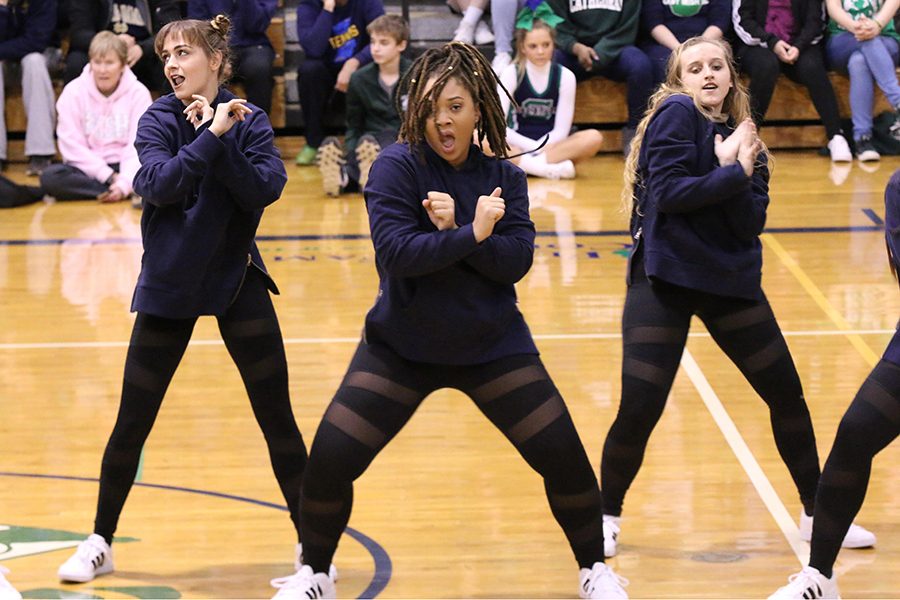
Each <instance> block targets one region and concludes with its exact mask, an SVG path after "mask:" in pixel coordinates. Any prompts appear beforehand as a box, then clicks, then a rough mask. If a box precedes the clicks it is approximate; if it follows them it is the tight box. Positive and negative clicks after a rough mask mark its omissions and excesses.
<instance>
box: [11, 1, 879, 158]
mask: <svg viewBox="0 0 900 600" xmlns="http://www.w3.org/2000/svg"><path fill="white" fill-rule="evenodd" d="M404 3H405V4H406V6H405V7H404ZM296 5H297V0H281V1H280V2H279V9H278V12H277V13H276V15H275V17H274V18H273V19H272V23H271V25H270V26H269V30H268V35H269V39H270V40H271V41H272V45H273V47H274V48H275V67H276V69H275V82H274V86H275V90H274V93H273V98H272V111H271V114H270V118H271V120H272V125H273V126H274V127H275V129H276V130H277V131H278V132H280V133H285V132H292V133H293V132H296V131H299V130H301V129H302V126H303V117H302V112H301V110H300V103H299V96H298V94H297V86H298V85H299V83H300V82H298V81H297V65H298V64H299V61H300V60H302V58H303V51H302V49H301V48H300V45H299V43H298V42H297V24H296ZM386 6H387V10H388V12H396V13H401V12H402V11H403V10H404V8H405V10H406V11H410V10H412V11H413V12H412V13H411V16H412V19H411V23H412V35H413V40H412V43H411V44H410V52H411V53H412V54H414V55H415V54H418V53H420V52H422V51H423V50H424V48H425V47H427V46H429V45H433V44H436V43H440V41H441V39H448V38H449V35H452V31H453V27H454V26H455V19H456V18H455V17H452V16H451V15H450V13H449V12H448V11H447V9H446V8H445V7H444V6H443V1H442V0H424V1H421V2H415V3H410V2H404V1H402V0H388V1H387V2H386ZM448 32H449V35H448ZM483 50H484V51H485V52H486V53H490V52H492V51H493V49H492V48H484V49H483ZM831 80H832V84H833V85H834V88H835V92H836V94H837V97H838V102H839V104H840V108H841V115H842V116H844V117H847V118H849V116H850V106H849V81H848V79H847V78H846V77H843V76H840V75H837V74H832V76H831ZM55 86H56V91H57V94H59V92H60V91H61V90H62V82H61V81H58V80H57V81H56V82H55ZM233 87H234V89H235V91H236V93H238V94H241V93H242V90H241V87H240V85H239V84H235V85H234V86H233ZM577 94H578V102H577V105H576V108H575V123H576V124H585V125H587V124H590V125H591V126H594V127H598V128H600V129H602V130H604V133H605V136H604V137H605V139H604V144H603V150H606V151H619V150H620V148H621V132H620V129H621V127H622V126H623V125H624V123H625V120H626V104H625V86H624V84H621V83H616V82H613V81H610V80H607V79H603V78H596V79H591V80H588V81H583V82H581V83H580V84H579V85H578V92H577ZM889 109H890V106H889V105H888V103H887V101H886V100H885V99H884V98H883V96H881V94H880V93H879V95H878V103H877V106H876V108H875V113H876V114H878V113H879V112H880V111H882V110H889ZM5 111H6V124H7V129H8V130H9V131H10V132H11V133H13V135H18V136H21V135H22V134H24V131H25V112H24V106H23V103H22V96H21V90H20V89H18V88H17V87H16V86H13V87H12V88H11V89H9V90H7V99H6V107H5ZM339 121H340V119H339V118H337V119H334V121H333V122H331V123H330V124H331V125H333V126H339V125H340V122H339ZM767 121H768V124H767V125H766V126H765V127H763V128H762V137H763V139H764V140H765V141H766V143H767V144H768V145H769V146H770V147H772V148H814V147H821V146H823V145H824V144H825V141H826V140H825V133H824V130H823V129H822V126H821V123H820V122H819V118H818V115H817V114H816V112H815V109H814V108H813V106H812V103H811V102H810V100H809V96H808V95H807V92H806V89H805V88H803V87H802V86H800V85H798V84H796V83H794V82H792V81H790V80H789V79H787V78H786V77H781V78H780V79H779V81H778V86H777V88H776V90H775V95H774V97H773V98H772V103H771V105H770V108H769V113H768V115H767ZM17 151H18V152H21V144H15V143H14V144H11V146H10V153H11V156H10V158H13V159H15V158H20V157H17V156H16V152H17Z"/></svg>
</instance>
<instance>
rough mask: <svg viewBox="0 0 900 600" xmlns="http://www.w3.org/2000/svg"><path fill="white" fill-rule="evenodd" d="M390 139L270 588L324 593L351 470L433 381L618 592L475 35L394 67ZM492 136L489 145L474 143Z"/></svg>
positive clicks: (520, 188) (602, 587)
mask: <svg viewBox="0 0 900 600" xmlns="http://www.w3.org/2000/svg"><path fill="white" fill-rule="evenodd" d="M398 91H399V93H400V94H402V95H407V97H408V110H407V111H406V113H405V114H404V117H403V121H402V124H401V128H400V135H399V139H400V142H399V143H397V144H393V145H391V146H388V147H387V148H385V149H384V150H383V151H382V152H381V154H379V155H378V158H377V159H376V160H375V163H374V164H373V165H372V170H371V172H370V175H369V181H368V184H367V185H366V189H365V200H366V208H367V209H368V213H369V226H370V229H371V233H372V243H373V245H374V246H375V264H376V268H377V270H378V276H379V279H380V285H379V291H378V297H377V299H376V301H375V305H374V306H373V307H372V309H371V310H370V311H369V313H368V315H367V316H366V322H365V329H364V333H363V339H362V341H361V342H360V344H359V346H358V348H357V350H356V354H355V355H354V357H353V359H352V360H351V362H350V366H349V367H348V369H347V374H346V375H345V377H344V380H343V382H342V383H341V386H340V388H339V389H338V391H337V393H336V394H335V396H334V399H333V400H332V401H331V404H330V405H329V407H328V408H327V409H326V411H325V415H324V416H323V418H322V422H321V423H320V425H319V429H318V431H317V433H316V437H315V441H314V442H313V446H312V451H311V453H310V462H309V465H308V467H307V471H306V474H305V475H304V478H303V489H302V492H301V502H300V519H301V522H300V526H301V531H302V532H303V535H304V539H305V540H306V542H305V544H304V561H305V563H306V564H305V565H304V566H303V567H302V568H301V569H300V570H299V571H298V572H297V573H296V574H294V575H293V576H291V577H287V578H284V579H280V580H275V581H273V585H275V586H276V587H279V588H280V590H279V592H278V593H277V594H276V596H275V597H276V598H279V599H288V598H303V599H306V600H309V599H311V598H334V597H335V595H336V590H335V587H334V584H333V582H332V581H331V579H330V578H329V576H328V575H327V570H328V565H329V563H330V562H331V559H332V556H333V555H334V552H335V549H336V548H337V545H338V540H339V538H340V537H341V534H342V533H343V531H344V527H345V526H346V524H347V521H348V519H349V517H350V510H351V507H352V504H353V481H354V480H355V479H357V478H358V477H360V476H361V475H362V474H363V472H364V471H365V470H366V468H367V467H368V466H369V464H370V463H371V462H372V461H373V460H374V459H375V457H376V456H377V454H378V453H379V452H380V451H381V450H382V449H383V448H384V447H385V446H386V445H387V444H388V443H389V442H390V441H391V439H393V437H394V436H395V435H397V433H399V432H400V430H401V429H402V428H403V426H404V425H405V424H406V423H407V422H408V421H409V419H410V418H411V417H412V416H413V414H414V413H415V411H416V409H417V408H418V407H419V406H420V405H421V403H422V401H423V400H424V399H425V398H426V397H427V396H428V395H429V394H431V392H433V391H435V390H438V389H441V388H446V387H449V388H455V389H458V390H460V391H462V392H463V393H465V394H467V395H468V396H469V397H471V398H472V400H473V401H474V402H475V404H476V405H477V406H478V408H479V409H480V410H481V411H482V412H483V413H484V415H485V416H486V417H487V418H488V419H489V420H490V421H491V422H492V423H493V424H494V425H495V426H496V427H497V428H498V429H500V430H501V431H502V432H503V434H504V435H505V436H506V437H507V439H509V441H510V442H511V443H512V444H513V446H515V448H516V450H518V451H519V453H520V454H521V455H522V456H523V458H525V460H526V461H527V462H528V464H529V465H530V466H531V467H532V468H533V469H535V470H536V471H537V472H538V473H539V474H540V475H541V476H542V477H543V478H544V486H545V489H546V492H547V498H548V500H549V502H550V508H551V511H552V513H553V515H554V517H555V518H556V520H557V522H558V523H559V524H560V526H561V527H562V529H563V531H564V532H565V534H566V537H567V538H568V540H569V544H570V546H571V548H572V551H573V552H574V554H575V558H576V561H577V563H578V566H579V567H580V571H579V577H580V584H581V585H580V587H579V594H580V596H581V597H582V598H626V597H627V596H626V595H625V590H624V589H623V588H622V581H621V580H620V579H619V577H618V576H617V575H616V574H615V573H614V572H613V571H612V570H611V569H609V568H608V567H607V566H606V564H605V563H604V562H603V532H602V515H601V497H600V488H599V487H598V486H597V478H596V477H595V476H594V474H593V472H592V468H591V465H590V462H589V461H588V458H587V454H586V453H585V451H584V447H583V446H582V444H581V440H580V439H579V437H578V433H577V432H576V431H575V426H574V424H573V423H572V418H571V416H570V415H569V412H568V410H567V409H566V405H565V402H563V399H562V397H561V396H560V393H559V390H557V389H556V386H555V385H554V384H553V381H552V380H551V379H550V376H549V375H548V374H547V371H546V369H545V368H544V365H543V363H542V362H541V359H540V357H539V356H538V351H537V348H536V347H535V345H534V340H533V339H532V337H531V332H530V331H529V330H528V326H527V325H526V324H525V319H524V318H523V317H522V313H520V312H519V310H518V308H517V307H516V291H515V287H514V284H515V283H516V282H517V281H519V280H520V279H521V278H522V277H524V276H525V274H526V273H527V272H528V270H529V269H530V268H531V263H532V258H533V256H534V238H535V231H534V223H532V221H531V219H530V217H529V215H528V189H527V184H526V180H525V173H524V172H523V171H522V170H521V169H519V168H518V167H516V166H515V165H513V164H512V163H510V162H509V161H506V160H502V158H504V157H505V156H506V144H505V133H506V121H505V115H504V114H503V111H502V109H501V107H500V98H499V96H498V94H497V78H496V76H495V75H494V73H493V71H492V70H491V66H490V64H489V63H488V61H487V60H486V59H485V58H484V57H483V56H482V55H481V53H479V52H478V50H476V49H475V48H473V47H472V46H469V45H468V44H464V43H461V42H450V43H449V44H446V45H444V46H442V47H439V48H432V49H430V50H428V51H426V52H425V53H424V54H423V55H422V56H420V57H419V58H418V60H417V61H416V62H415V63H414V64H413V66H412V67H411V68H410V70H409V71H408V72H407V74H406V75H405V76H404V78H403V79H402V80H401V83H400V88H399V90H398ZM476 132H477V138H478V139H479V140H484V139H487V140H488V142H489V143H490V145H491V148H493V149H494V152H495V154H496V155H497V157H499V158H495V157H490V156H486V155H485V154H483V153H482V152H481V150H480V149H479V148H478V146H476V145H473V143H472V139H473V133H476Z"/></svg>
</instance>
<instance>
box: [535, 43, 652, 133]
mask: <svg viewBox="0 0 900 600" xmlns="http://www.w3.org/2000/svg"><path fill="white" fill-rule="evenodd" d="M553 58H554V59H555V60H556V61H557V62H559V63H560V64H562V65H563V66H564V67H568V68H569V69H570V70H571V71H572V72H573V73H575V79H577V80H578V81H582V80H583V79H588V78H590V77H593V76H595V75H602V76H603V77H608V78H609V79H612V80H613V81H624V82H625V86H626V88H627V96H626V101H627V103H628V127H631V128H635V127H637V125H638V122H640V120H641V117H643V116H644V110H645V109H646V108H647V99H648V98H650V94H652V93H653V65H652V64H651V62H650V59H649V58H647V55H646V54H644V53H643V52H641V50H640V49H638V48H637V47H635V46H625V47H624V48H622V52H620V53H619V56H617V57H616V58H615V60H613V61H612V62H611V63H610V64H609V66H606V67H604V68H602V69H601V68H597V67H596V66H595V68H594V69H592V70H591V71H585V70H584V68H583V67H582V66H581V64H580V63H579V62H578V59H577V58H576V57H575V55H574V54H569V53H568V52H564V51H563V50H561V49H560V48H557V49H556V52H555V53H554V55H553ZM594 64H595V65H596V64H597V63H596V62H595V63H594Z"/></svg>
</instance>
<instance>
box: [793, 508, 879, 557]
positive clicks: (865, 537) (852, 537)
mask: <svg viewBox="0 0 900 600" xmlns="http://www.w3.org/2000/svg"><path fill="white" fill-rule="evenodd" d="M812 530H813V518H812V517H810V516H808V515H807V514H806V511H804V510H801V511H800V539H802V540H803V541H804V542H808V541H810V540H812ZM874 545H875V534H874V533H872V532H871V531H869V530H868V529H866V528H864V527H860V526H859V525H857V524H856V523H851V524H850V529H848V530H847V535H845V536H844V541H843V543H841V548H871V547H872V546H874Z"/></svg>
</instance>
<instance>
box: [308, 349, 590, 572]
mask: <svg viewBox="0 0 900 600" xmlns="http://www.w3.org/2000/svg"><path fill="white" fill-rule="evenodd" d="M445 387H449V388H454V389H458V390H460V391H462V392H463V393H464V394H467V395H468V396H469V397H470V398H472V400H473V401H474V402H475V404H476V406H477V407H478V408H479V409H480V410H481V412H482V413H483V414H484V415H485V416H486V417H487V418H488V419H489V420H490V421H491V423H493V424H494V425H495V426H496V427H497V428H498V429H499V430H500V431H501V432H503V434H504V435H505V436H506V438H507V439H509V441H510V442H512V444H513V446H515V448H516V450H518V451H519V453H520V454H521V455H522V457H523V458H524V459H525V461H526V462H527V463H528V464H529V465H530V466H531V468H533V469H534V470H535V471H537V472H538V473H539V474H540V475H541V476H542V477H543V479H544V488H545V490H546V494H547V499H548V500H549V502H550V509H551V511H552V513H553V516H554V517H555V518H556V520H557V522H558V523H559V524H560V526H561V527H562V529H563V531H564V533H565V535H566V537H567V539H568V541H569V545H570V546H571V547H572V550H573V552H574V554H575V559H576V561H577V562H578V564H579V566H581V567H591V566H592V565H593V564H594V563H595V562H602V561H603V519H602V512H601V507H602V502H601V497H600V488H599V487H598V486H597V478H596V477H595V476H594V473H593V469H592V468H591V464H590V462H589V461H588V457H587V454H586V453H585V450H584V447H583V446H582V444H581V440H580V439H579V437H578V433H577V432H576V431H575V426H574V424H573V423H572V419H571V417H570V416H569V412H568V410H567V408H566V405H565V403H564V402H563V399H562V397H560V395H559V391H558V390H557V389H556V386H555V385H554V384H553V381H551V379H550V376H549V375H548V374H547V372H546V370H545V369H544V366H543V364H542V363H541V360H540V358H539V357H538V356H537V355H531V354H520V355H515V356H509V357H506V358H500V359H498V360H495V361H492V362H489V363H486V364H480V365H468V366H454V365H436V364H425V363H419V362H413V361H409V360H406V359H404V358H402V357H401V356H399V355H398V354H396V353H395V352H394V351H393V350H391V349H389V348H387V347H385V346H383V345H375V344H367V343H365V342H362V343H361V344H360V345H359V347H358V348H357V350H356V354H355V355H354V357H353V359H352V361H351V362H350V366H349V367H348V369H347V374H346V375H345V376H344V380H343V382H342V383H341V386H340V388H339V389H338V391H337V393H336V394H335V396H334V399H333V400H332V401H331V404H330V405H329V407H328V409H327V410H326V411H325V415H324V416H323V418H322V422H321V423H320V424H319V429H318V431H317V432H316V437H315V440H314V441H313V445H312V450H311V451H310V457H309V464H308V466H307V469H306V473H305V474H304V476H303V491H302V500H301V503H300V522H301V530H302V534H303V558H304V562H305V563H306V564H308V565H309V566H311V567H312V569H313V571H315V572H322V573H327V572H328V568H329V565H330V564H331V561H332V557H333V556H334V552H335V550H336V548H337V545H338V540H339V539H340V537H341V534H342V533H343V531H344V527H345V526H346V525H347V521H348V520H349V518H350V510H351V508H352V504H353V482H354V480H356V479H357V478H358V477H359V476H360V475H362V474H363V472H364V471H365V470H366V468H367V467H368V466H369V464H371V462H372V461H373V460H374V458H375V456H376V455H377V454H378V452H380V451H381V450H382V449H383V448H384V447H385V446H386V445H387V444H388V442H390V441H391V439H393V438H394V436H395V435H397V433H399V432H400V430H401V429H402V428H403V426H404V425H405V424H406V423H407V421H409V419H410V418H411V417H412V415H413V413H415V411H416V409H417V408H418V407H419V405H420V404H421V403H422V401H423V400H424V399H425V397H426V396H428V395H429V394H430V393H431V392H433V391H435V390H437V389H440V388H445ZM401 476H402V474H401ZM398 485H402V482H400V483H399V484H398Z"/></svg>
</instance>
